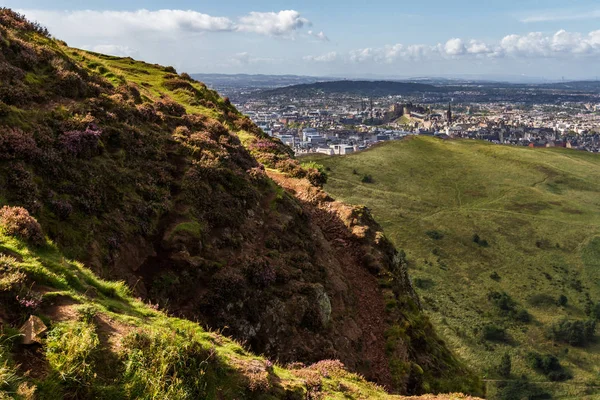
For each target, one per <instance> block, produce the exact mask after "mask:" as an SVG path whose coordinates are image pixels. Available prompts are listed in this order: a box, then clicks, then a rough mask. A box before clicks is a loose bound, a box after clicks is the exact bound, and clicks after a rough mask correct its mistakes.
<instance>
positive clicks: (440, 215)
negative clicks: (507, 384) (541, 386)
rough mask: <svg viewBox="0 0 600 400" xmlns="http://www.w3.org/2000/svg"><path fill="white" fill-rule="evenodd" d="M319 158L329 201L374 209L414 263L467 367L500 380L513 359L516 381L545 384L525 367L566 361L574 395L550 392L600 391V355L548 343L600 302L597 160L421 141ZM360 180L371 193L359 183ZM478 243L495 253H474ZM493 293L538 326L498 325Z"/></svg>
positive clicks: (565, 387) (595, 348) (560, 388)
mask: <svg viewBox="0 0 600 400" xmlns="http://www.w3.org/2000/svg"><path fill="white" fill-rule="evenodd" d="M313 158H314V159H315V160H316V161H318V162H320V163H322V164H324V165H325V166H326V167H329V168H330V169H331V172H330V179H329V184H328V185H326V190H327V191H329V192H330V193H332V194H333V195H334V196H336V197H338V198H339V199H340V200H342V201H345V202H348V203H351V204H365V205H367V206H368V207H370V208H371V209H372V211H373V214H374V216H375V218H376V219H377V220H378V222H379V223H381V224H382V225H383V227H384V229H385V231H386V234H387V235H388V236H389V238H390V239H391V240H392V241H393V242H394V243H395V244H396V245H397V246H398V247H399V248H402V249H404V250H405V251H406V252H407V253H408V255H409V258H410V259H411V260H412V265H411V276H412V277H413V279H414V280H415V282H416V283H417V287H419V286H421V288H420V289H419V291H420V295H421V296H422V298H423V300H424V304H425V306H426V308H427V309H428V312H429V313H430V315H431V317H432V319H433V320H434V321H435V322H436V324H437V326H438V329H439V330H440V331H441V333H442V334H443V336H444V337H445V338H446V339H447V340H448V342H449V343H450V344H451V346H452V347H453V348H454V349H455V350H456V351H457V353H458V354H460V355H461V356H462V357H463V358H464V359H466V360H467V361H468V363H469V364H471V365H473V366H475V367H476V368H478V369H480V370H481V371H482V373H483V374H484V375H486V376H488V377H493V376H494V374H493V371H492V370H493V368H492V367H493V366H495V365H497V364H498V363H499V362H500V357H501V356H502V354H503V353H504V352H505V351H507V352H509V353H510V354H511V355H512V359H513V374H514V375H515V376H520V375H521V374H527V375H529V376H530V377H531V378H532V379H535V380H538V381H544V380H546V378H545V377H544V376H542V375H539V374H536V373H535V372H533V371H532V370H531V369H530V368H528V366H527V365H526V363H525V360H524V358H525V357H524V356H525V354H526V353H527V351H528V350H531V349H535V350H537V351H539V352H544V353H546V352H549V353H552V354H555V355H557V356H559V358H560V360H561V363H562V364H563V365H565V366H566V367H567V368H569V369H570V370H571V371H572V372H574V379H573V380H572V381H569V382H568V384H552V385H550V386H553V390H555V393H566V394H569V393H570V394H573V395H575V393H578V394H581V393H582V390H583V388H582V387H578V386H576V385H574V384H582V385H592V384H597V383H598V380H599V373H600V367H598V365H600V345H599V344H594V345H591V346H589V347H587V348H583V349H581V348H575V347H570V346H566V345H558V344H555V343H553V342H551V341H549V340H548V339H547V338H546V332H547V329H548V327H549V326H550V325H551V324H552V323H554V322H557V321H559V320H561V319H562V318H571V319H585V318H586V316H585V314H584V308H585V304H586V302H588V297H587V296H588V295H589V298H591V300H592V301H594V302H597V301H598V300H600V285H599V284H598V282H599V279H598V278H599V275H598V274H599V272H598V271H599V270H598V254H599V251H600V158H599V157H598V156H595V155H592V154H588V153H580V152H575V151H569V150H560V149H547V150H546V149H544V150H537V149H536V150H532V149H527V148H514V147H503V146H496V145H490V144H486V143H482V142H474V141H440V140H437V139H433V138H424V137H418V138H414V139H410V140H405V141H402V142H396V143H391V144H387V145H383V146H378V147H376V148H374V149H372V150H370V151H366V152H363V153H360V154H354V155H350V156H346V157H336V158H327V157H320V156H316V157H313ZM354 172H356V173H357V174H355V173H354ZM364 174H370V175H372V177H373V180H374V183H372V184H367V183H361V177H362V176H363V175H364ZM432 230H436V231H439V232H442V233H443V235H444V238H443V239H441V240H434V239H431V238H430V237H428V236H427V235H426V232H427V231H432ZM474 234H478V235H479V236H480V237H481V238H482V239H485V240H487V241H488V242H489V244H490V246H489V247H487V248H484V247H481V246H478V245H477V244H475V243H474V242H473V240H472V238H473V235H474ZM493 272H497V274H498V275H499V276H500V280H499V281H496V280H494V279H492V278H491V277H490V275H491V274H492V273H493ZM579 282H581V283H582V284H581V285H580V284H579ZM490 291H506V292H507V293H508V294H509V295H510V296H511V297H512V298H513V299H515V300H516V301H517V302H518V303H519V306H520V307H522V308H525V309H526V310H527V311H528V312H529V313H530V314H532V316H533V321H532V322H531V323H529V324H523V323H516V322H513V321H511V320H510V319H509V318H505V317H503V316H502V315H500V313H499V312H498V310H497V309H496V308H495V307H494V306H493V305H492V304H491V303H490V302H489V301H488V298H487V296H488V293H489V292H490ZM536 294H547V295H549V296H551V297H552V298H554V299H556V298H558V296H560V295H565V296H567V298H568V305H567V306H566V307H558V306H556V305H553V304H550V305H546V306H540V305H537V306H534V305H532V304H531V298H532V296H534V295H536ZM488 323H495V324H497V325H500V326H505V327H506V328H508V332H509V335H510V338H511V340H510V343H509V344H499V343H491V342H488V341H483V340H482V339H481V338H480V337H481V335H480V331H481V329H482V327H483V326H484V325H485V324H488Z"/></svg>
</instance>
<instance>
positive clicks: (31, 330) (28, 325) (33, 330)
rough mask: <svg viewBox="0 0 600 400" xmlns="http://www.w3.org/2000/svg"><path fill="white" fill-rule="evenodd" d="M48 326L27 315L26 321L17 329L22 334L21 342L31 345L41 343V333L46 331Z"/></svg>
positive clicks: (33, 316)
mask: <svg viewBox="0 0 600 400" xmlns="http://www.w3.org/2000/svg"><path fill="white" fill-rule="evenodd" d="M47 330H48V327H47V326H46V325H45V324H44V322H43V321H42V320H41V319H39V318H38V317H36V316H35V315H32V316H30V317H29V319H28V320H27V322H25V324H24V325H23V326H22V327H21V329H19V332H21V334H22V335H23V344H24V345H31V344H34V343H40V344H41V343H42V335H43V334H44V333H46V331H47Z"/></svg>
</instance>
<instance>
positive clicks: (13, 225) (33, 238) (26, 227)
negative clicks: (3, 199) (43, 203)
mask: <svg viewBox="0 0 600 400" xmlns="http://www.w3.org/2000/svg"><path fill="white" fill-rule="evenodd" d="M0 225H2V227H3V228H4V230H5V231H6V233H7V234H9V235H13V236H18V237H20V238H22V239H25V240H27V241H28V242H30V243H32V244H35V245H41V244H43V243H44V234H43V232H42V227H41V225H40V224H39V223H38V222H37V220H36V219H35V218H33V217H32V216H31V215H29V211H27V210H26V209H24V208H23V207H9V206H4V207H2V209H1V210H0Z"/></svg>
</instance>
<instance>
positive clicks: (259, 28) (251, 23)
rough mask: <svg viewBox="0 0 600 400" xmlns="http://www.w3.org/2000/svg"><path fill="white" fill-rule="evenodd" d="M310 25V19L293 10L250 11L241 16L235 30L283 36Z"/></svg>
mask: <svg viewBox="0 0 600 400" xmlns="http://www.w3.org/2000/svg"><path fill="white" fill-rule="evenodd" d="M305 25H310V21H309V20H307V19H306V18H302V17H301V16H300V13H299V12H298V11H295V10H284V11H279V12H278V13H275V12H251V13H250V14H249V15H246V16H244V17H241V18H240V20H239V24H238V26H237V30H238V31H241V32H254V33H260V34H263V35H273V36H283V35H287V34H290V33H292V32H294V31H297V30H299V29H302V28H303V27H304V26H305Z"/></svg>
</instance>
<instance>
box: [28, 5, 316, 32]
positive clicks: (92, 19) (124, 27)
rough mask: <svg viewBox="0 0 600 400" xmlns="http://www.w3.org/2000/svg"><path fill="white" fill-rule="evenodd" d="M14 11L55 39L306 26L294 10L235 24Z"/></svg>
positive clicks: (180, 16) (167, 13)
mask: <svg viewBox="0 0 600 400" xmlns="http://www.w3.org/2000/svg"><path fill="white" fill-rule="evenodd" d="M18 11H19V12H21V13H23V14H25V15H26V16H27V18H29V19H31V20H35V21H39V22H41V23H42V24H44V25H46V26H47V27H48V28H49V29H50V31H51V32H52V33H53V34H54V35H56V36H59V37H60V36H64V35H65V34H68V33H76V34H77V35H79V36H84V37H120V36H124V35H129V34H133V33H159V34H182V33H201V32H234V31H239V32H253V33H257V34H263V35H271V36H284V35H288V34H291V33H293V32H294V31H297V30H299V29H302V28H303V27H304V26H308V25H310V21H308V20H307V19H306V18H303V17H302V16H301V15H300V13H299V12H298V11H294V10H285V11H280V12H277V13H275V12H268V13H261V12H251V13H250V14H248V15H246V16H242V17H240V18H238V19H237V21H234V20H232V19H231V18H228V17H215V16H211V15H208V14H203V13H200V12H197V11H192V10H157V11H149V10H137V11H93V10H83V11H64V12H60V11H46V10H18ZM321 33H322V32H321ZM323 36H324V35H323Z"/></svg>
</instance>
